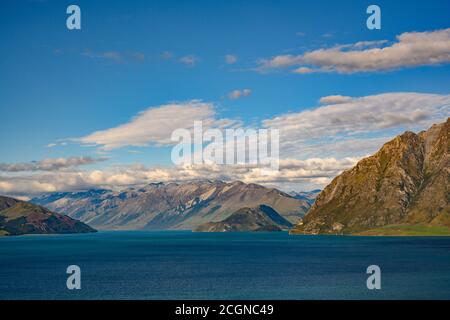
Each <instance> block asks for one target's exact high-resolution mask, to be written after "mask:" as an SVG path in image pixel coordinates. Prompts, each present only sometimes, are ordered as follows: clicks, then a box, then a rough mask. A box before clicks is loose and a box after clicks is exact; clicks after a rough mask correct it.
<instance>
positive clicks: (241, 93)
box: [228, 89, 252, 100]
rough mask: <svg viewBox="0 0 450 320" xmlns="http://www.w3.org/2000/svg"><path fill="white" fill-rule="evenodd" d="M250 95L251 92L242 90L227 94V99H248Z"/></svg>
mask: <svg viewBox="0 0 450 320" xmlns="http://www.w3.org/2000/svg"><path fill="white" fill-rule="evenodd" d="M251 94H252V90H250V89H243V90H233V91H231V92H230V93H229V94H228V98H229V99H231V100H236V99H239V98H242V97H248V96H249V95H251Z"/></svg>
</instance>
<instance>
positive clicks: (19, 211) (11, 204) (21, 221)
mask: <svg viewBox="0 0 450 320" xmlns="http://www.w3.org/2000/svg"><path fill="white" fill-rule="evenodd" d="M86 232H95V230H94V229H92V228H91V227H89V226H87V225H86V224H84V223H82V222H79V221H77V220H74V219H72V218H69V217H68V216H65V215H61V214H57V213H53V212H51V211H49V210H47V209H45V208H43V207H40V206H37V205H34V204H31V203H28V202H24V201H20V200H16V199H13V198H8V197H2V196H0V236H2V235H21V234H53V233H86Z"/></svg>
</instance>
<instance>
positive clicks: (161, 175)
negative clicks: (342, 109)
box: [0, 158, 357, 196]
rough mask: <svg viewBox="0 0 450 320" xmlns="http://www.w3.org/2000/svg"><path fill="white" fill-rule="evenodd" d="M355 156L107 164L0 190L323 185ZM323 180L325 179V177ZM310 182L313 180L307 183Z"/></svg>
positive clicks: (23, 180) (11, 181)
mask: <svg viewBox="0 0 450 320" xmlns="http://www.w3.org/2000/svg"><path fill="white" fill-rule="evenodd" d="M356 161H357V159H355V158H344V159H334V158H324V159H320V158H312V159H307V160H296V159H285V160H282V161H281V162H280V168H279V171H271V170H270V171H268V170H267V169H265V168H261V167H258V166H255V165H234V166H229V165H216V164H204V165H188V166H177V167H166V168H157V167H153V168H147V167H145V166H144V165H140V164H136V165H132V166H120V167H111V168H107V169H104V170H91V171H79V172H73V171H72V172H63V171H60V172H48V173H40V174H30V175H20V176H12V177H11V176H3V177H2V176H0V193H3V194H9V195H15V196H32V195H36V194H41V193H48V192H55V191H76V190H85V189H89V188H111V189H123V188H126V187H129V186H139V185H145V184H148V183H150V182H161V181H163V182H169V181H178V182H183V181H189V180H195V179H205V178H206V177H207V178H208V179H221V180H225V181H235V180H240V181H243V182H246V183H260V184H263V185H267V186H274V185H280V186H283V185H284V184H289V183H292V184H297V185H298V186H302V185H305V186H308V188H310V187H309V186H314V187H323V186H324V181H328V180H329V179H330V178H331V177H334V176H335V175H337V174H339V173H340V172H342V170H345V169H347V168H349V167H351V166H353V165H354V164H355V163H356ZM325 179H327V180H325ZM311 181H313V183H312V184H311Z"/></svg>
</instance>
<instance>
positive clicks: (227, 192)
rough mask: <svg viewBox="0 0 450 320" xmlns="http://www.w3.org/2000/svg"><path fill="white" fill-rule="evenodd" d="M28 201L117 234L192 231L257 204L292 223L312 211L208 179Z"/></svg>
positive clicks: (297, 202)
mask: <svg viewBox="0 0 450 320" xmlns="http://www.w3.org/2000/svg"><path fill="white" fill-rule="evenodd" d="M31 202H32V203H34V204H38V205H42V206H44V207H47V208H49V209H50V210H53V211H55V212H60V213H64V214H67V215H69V216H70V217H72V218H74V219H79V220H81V221H83V222H84V223H87V224H89V225H91V226H93V227H95V228H97V229H116V230H117V229H122V230H123V229H128V230H132V229H144V230H167V229H169V230H174V229H175V230H195V229H196V228H198V227H199V226H201V225H203V224H205V223H214V222H222V221H224V220H225V219H227V218H228V217H230V216H231V215H232V214H233V213H235V212H237V211H238V210H240V209H243V208H257V207H258V206H260V205H265V206H268V207H270V208H271V209H272V210H274V211H276V213H277V214H279V215H280V216H281V217H283V219H285V220H286V221H288V222H289V223H290V224H296V223H298V222H299V221H300V220H301V218H302V217H303V216H304V215H305V213H306V212H307V211H308V209H309V208H310V206H311V205H310V203H308V201H305V200H302V199H296V198H295V197H293V196H290V195H289V194H287V193H284V192H282V191H280V190H277V189H274V188H267V187H263V186H261V185H258V184H252V183H251V184H246V183H243V182H240V181H235V182H230V183H227V182H223V181H210V180H201V181H191V182H186V183H151V184H148V185H146V186H144V187H142V188H129V189H126V190H123V191H111V190H89V191H85V192H65V193H54V194H50V195H46V196H42V197H39V198H35V199H32V200H31ZM283 228H284V227H283Z"/></svg>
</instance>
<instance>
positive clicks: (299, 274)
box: [0, 231, 450, 299]
mask: <svg viewBox="0 0 450 320" xmlns="http://www.w3.org/2000/svg"><path fill="white" fill-rule="evenodd" d="M374 264H375V265H378V266H380V268H381V286H382V287H381V290H368V289H367V287H366V279H367V277H368V276H369V275H368V274H366V269H367V267H368V266H369V265H374ZM69 265H78V266H80V268H81V285H82V288H81V290H68V289H67V288H66V279H67V277H68V275H67V274H66V268H67V266H69ZM0 299H450V237H345V236H289V235H288V234H287V233H284V232H280V233H193V232H189V231H161V232H154V231H152V232H147V231H108V232H99V233H93V234H76V235H45V236H40V235H39V236H38V235H36V236H34V235H33V236H19V237H2V238H0Z"/></svg>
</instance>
